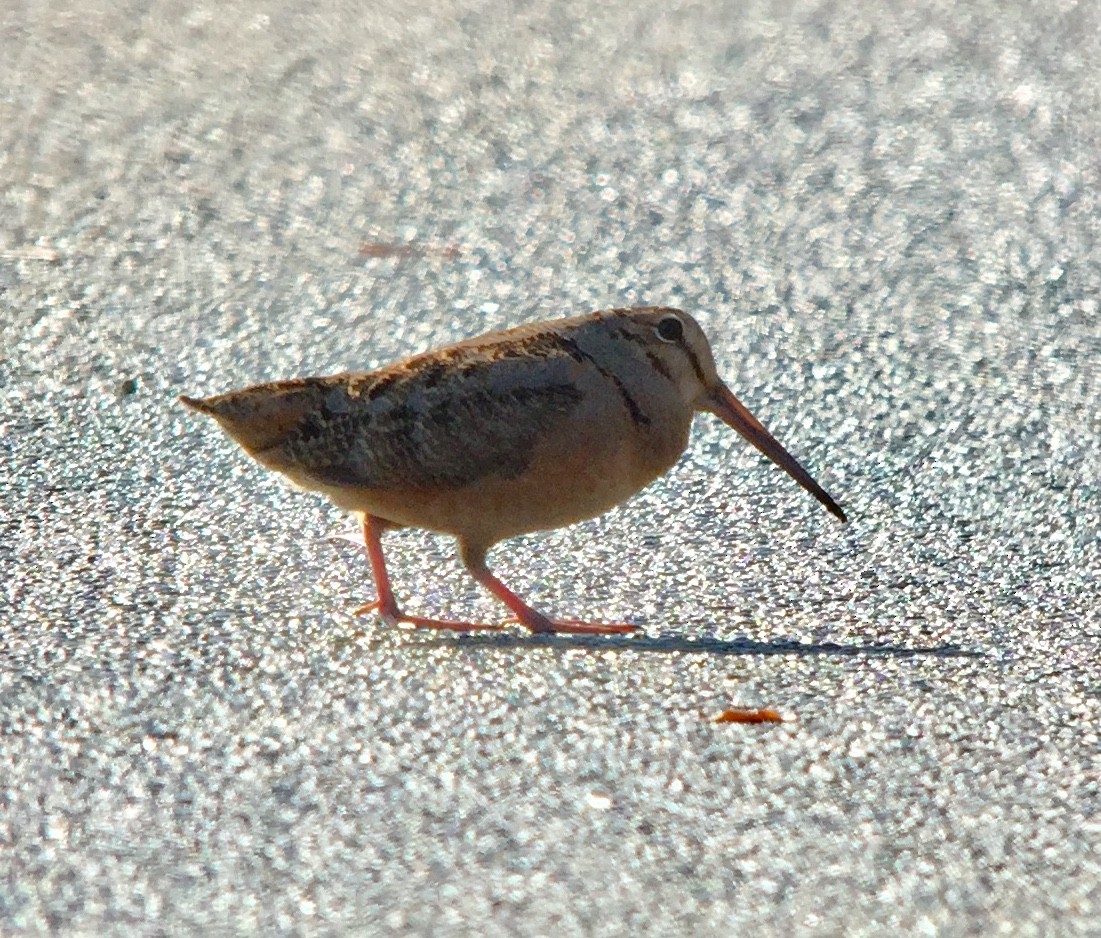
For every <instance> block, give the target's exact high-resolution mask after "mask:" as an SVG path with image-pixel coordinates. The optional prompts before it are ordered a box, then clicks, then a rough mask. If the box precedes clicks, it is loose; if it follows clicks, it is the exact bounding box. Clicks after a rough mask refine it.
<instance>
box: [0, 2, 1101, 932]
mask: <svg viewBox="0 0 1101 938" xmlns="http://www.w3.org/2000/svg"><path fill="white" fill-rule="evenodd" d="M597 6H599V10H597V9H594V8H596V7H597ZM914 6H915V5H913V4H910V3H902V2H889V3H880V4H841V3H830V2H815V0H807V2H803V0H799V2H795V3H788V2H775V3H769V2H749V3H716V4H711V3H703V4H692V3H683V4H681V3H673V4H670V3H664V2H660V3H659V2H650V0H643V2H641V3H640V2H636V0H631V2H613V3H610V4H600V5H595V4H588V3H574V2H565V3H559V2H554V0H534V2H531V3H523V4H511V5H509V4H506V5H501V4H494V3H476V2H467V0H461V2H451V0H446V2H443V3H421V2H414V3H412V4H410V3H396V2H390V0H381V2H379V3H370V4H359V3H350V2H349V3H344V4H334V3H329V2H325V0H321V2H320V3H317V4H306V3H302V4H294V3H290V2H285V0H275V2H272V3H268V4H261V3H257V2H229V3H202V2H200V3H192V2H186V3H185V2H176V0H143V2H137V0H123V2H119V3H106V2H101V3H90V4H82V5H73V4H65V3H60V2H57V3H53V2H46V0H40V2H35V0H14V2H8V3H5V4H4V5H3V9H2V10H0V89H3V90H2V94H0V535H2V537H0V573H2V577H0V655H2V659H0V871H2V873H0V933H3V934H5V935H22V934H44V933H49V932H53V933H57V934H64V935H95V936H106V935H247V934H265V935H292V934H303V935H307V934H371V935H383V934H393V935H444V936H446V935H456V936H458V935H472V934H477V935H489V936H494V935H550V934H554V935H608V936H618V935H626V934H631V935H643V934H646V935H675V934H685V935H687V934H692V935H714V936H731V935H753V936H787V935H876V936H881V935H976V936H978V935H982V936H989V935H995V934H1006V935H1054V934H1058V935H1089V934H1101V924H1098V923H1101V847H1099V845H1101V791H1099V772H1101V748H1099V732H1101V730H1099V726H1101V723H1099V719H1101V712H1099V711H1101V700H1099V695H1101V654H1099V651H1101V596H1099V587H1101V582H1099V581H1101V316H1099V301H1101V243H1099V231H1101V221H1099V219H1101V158H1099V156H1098V154H1099V153H1101V64H1099V63H1101V7H1098V6H1097V5H1096V4H1091V3H1085V2H1083V3H1073V2H1056V3H1053V4H1042V5H1025V4H1008V5H1007V4H1001V3H995V2H992V0H980V2H977V3H966V2H962V0H961V2H958V3H952V2H947V0H933V2H931V3H926V4H919V5H917V6H919V7H920V9H915V8H914ZM630 304H662V305H674V306H681V307H684V308H685V309H688V310H690V311H691V312H692V313H693V314H694V315H696V316H697V318H698V319H699V320H700V321H701V323H702V324H703V325H704V326H705V328H706V329H707V330H708V331H709V333H710V335H711V337H712V340H713V343H714V345H715V348H716V353H717V357H718V359H719V362H720V370H721V371H722V373H723V375H724V376H725V377H726V378H727V380H728V381H729V383H730V384H731V385H732V387H734V389H735V390H736V392H737V393H738V394H739V396H740V397H741V398H742V399H743V400H744V401H745V402H746V403H747V404H748V405H749V406H750V407H751V408H752V409H753V410H754V411H755V412H756V413H757V414H758V415H759V416H760V417H761V418H762V419H763V420H764V421H765V422H766V423H767V424H768V425H769V427H770V429H772V431H773V432H774V433H775V434H776V436H777V437H779V438H780V439H781V440H782V441H783V442H784V443H785V445H787V446H788V447H789V448H790V449H791V450H792V452H793V453H795V454H796V455H797V456H798V457H799V458H800V459H801V460H803V461H804V462H805V463H806V464H807V465H808V467H809V468H811V470H812V471H813V472H814V474H815V475H816V476H817V477H818V478H819V480H820V481H821V482H822V483H823V484H824V485H825V486H826V488H827V489H829V490H830V491H831V492H832V493H834V494H835V495H836V496H837V497H838V498H839V500H840V501H841V503H842V504H843V506H844V507H845V509H846V510H847V511H848V513H849V516H850V518H851V519H852V521H851V523H850V524H849V525H847V526H841V525H839V524H837V523H836V522H835V521H834V520H833V519H832V518H831V517H830V516H829V515H827V514H826V513H825V512H824V511H822V510H821V508H820V507H819V506H818V505H816V504H815V503H814V502H813V501H812V500H811V499H810V498H808V497H807V496H806V495H805V494H804V493H802V492H801V491H799V490H798V489H797V488H796V487H795V486H794V485H793V484H792V483H791V481H790V480H789V479H787V478H786V477H785V476H784V475H783V474H782V473H780V472H779V471H777V470H775V469H774V468H772V467H771V466H769V465H768V464H767V463H765V462H764V460H762V459H761V458H760V457H759V456H757V455H756V454H755V453H754V452H753V451H751V450H749V449H748V448H747V447H746V446H745V445H744V443H743V442H742V441H741V440H739V439H738V438H737V437H736V436H735V435H734V434H733V433H731V432H730V431H729V430H728V429H727V428H725V427H723V426H722V425H720V424H719V423H718V422H717V421H715V420H714V419H712V418H706V419H705V418H700V419H699V421H698V423H697V426H696V430H695V433H694V437H693V442H692V445H691V447H690V450H689V452H688V453H687V454H686V456H685V458H684V459H683V460H682V461H681V463H680V464H679V465H678V466H677V468H676V469H675V470H674V471H673V472H672V473H670V474H669V475H668V476H667V477H665V478H663V479H662V480H660V481H658V482H657V483H655V484H654V485H652V486H651V487H650V488H648V489H646V490H645V491H644V492H643V493H642V494H641V495H639V496H638V497H636V498H635V499H633V500H632V501H630V502H629V503H627V504H626V505H624V506H623V507H622V508H620V509H617V510H616V511H613V512H612V513H610V514H608V515H606V516H604V517H603V518H600V519H598V520H596V521H593V522H590V523H586V524H582V525H579V526H577V527H574V528H572V529H568V530H562V531H554V532H551V533H547V534H543V535H532V536H529V537H525V538H522V539H519V540H517V541H514V542H509V543H507V544H504V545H502V546H501V547H499V548H498V549H497V551H496V552H495V553H494V554H493V557H492V561H493V563H494V564H495V568H496V569H497V570H498V572H499V573H500V574H501V575H502V576H503V577H504V578H505V579H506V581H507V582H509V583H510V584H511V585H513V586H514V587H515V588H516V589H517V590H519V591H520V592H521V593H522V594H523V595H524V596H526V597H528V598H529V599H531V600H532V601H533V602H535V603H537V604H538V605H539V606H540V608H543V609H545V610H547V611H550V612H555V613H559V614H563V615H570V614H572V615H578V614H585V615H589V616H592V617H596V618H607V619H609V620H622V619H629V620H631V621H636V622H639V623H642V624H643V625H644V626H645V630H644V634H643V635H642V636H641V637H638V638H627V639H624V638H616V637H613V638H589V637H574V638H571V637H568V636H563V637H557V638H550V639H543V638H534V637H531V636H529V635H527V634H525V633H523V632H522V631H521V630H519V629H517V630H514V631H510V632H506V633H503V634H500V635H495V634H490V635H481V636H478V635H474V636H453V635H447V634H432V633H426V632H416V631H410V630H405V629H394V628H387V627H385V626H384V625H383V624H382V623H381V622H379V621H378V620H377V619H376V618H374V617H371V616H367V617H361V618H356V617H354V616H353V615H352V614H351V610H352V609H353V608H355V607H356V606H357V605H359V604H360V603H363V602H364V601H366V600H367V599H370V598H371V597H372V595H373V592H372V586H371V583H370V582H369V578H368V573H367V565H366V562H365V559H364V557H363V556H362V551H361V550H360V549H359V548H357V547H356V546H355V545H354V544H352V543H349V542H347V541H346V540H342V539H340V538H339V537H337V536H336V535H340V534H341V533H344V532H347V531H349V530H351V523H350V521H349V520H348V519H347V518H345V517H343V516H342V515H341V514H340V513H338V512H337V511H335V510H333V509H332V508H330V507H329V506H328V505H327V504H325V503H324V502H322V501H321V500H319V499H318V498H316V497H314V496H310V495H304V494H302V493H298V492H295V491H292V490H289V489H287V488H285V487H283V486H282V485H281V484H280V483H279V482H278V481H277V480H276V479H274V478H273V477H271V476H270V475H268V474H266V473H264V472H263V471H262V470H260V469H258V468H257V467H255V466H254V465H253V464H251V463H250V462H248V460H247V459H245V458H244V457H243V456H242V454H241V453H240V452H239V451H238V450H237V449H236V448H235V447H234V446H233V445H232V444H231V443H230V442H229V441H228V440H226V439H225V438H224V437H223V436H222V435H221V434H220V433H218V432H217V430H216V428H215V427H214V426H213V424H211V423H209V422H208V421H205V420H201V419H198V418H196V417H195V416H194V415H191V414H188V413H187V412H185V411H184V410H183V408H181V407H180V406H179V405H178V404H177V403H176V400H175V398H176V395H177V394H179V393H189V394H210V393H215V392H217V391H221V390H226V389H228V388H232V387H238V386H241V385H243V384H247V383H252V382H254V381H259V380H264V379H269V378H279V377H290V376H294V375H301V374H309V373H318V372H329V371H337V370H344V369H364V368H369V367H374V366H376V365H379V364H382V363H384V362H386V361H389V360H392V359H394V358H397V357H399V356H402V355H405V354H409V353H412V352H415V351H420V350H423V349H425V348H429V347H431V346H433V345H437V344H440V343H443V342H445V341H450V340H455V339H458V338H461V337H465V336H470V335H474V334H477V333H479V332H482V331H485V330H487V329H491V328H498V327H501V326H504V325H509V324H514V323H518V322H522V321H529V320H534V319H540V318H547V317H550V316H555V315H565V314H571V313H581V312H585V311H588V310H590V309H595V308H600V307H604V306H613V305H630ZM388 550H389V556H390V561H391V568H392V572H393V575H394V580H395V586H396V589H397V590H398V593H399V596H400V597H401V598H402V599H403V601H404V602H405V603H406V604H407V605H408V607H409V608H410V609H411V610H413V611H418V612H421V613H423V614H427V615H436V616H443V617H460V618H463V617H472V616H474V617H479V616H481V617H486V618H489V619H491V620H495V621H496V620H498V619H500V618H502V612H503V610H501V609H500V608H499V607H498V606H496V605H495V604H493V603H492V601H490V600H489V599H488V598H486V597H485V595H484V594H482V593H480V592H479V591H478V590H477V589H476V588H475V587H474V585H473V584H472V583H471V582H470V580H469V579H468V578H466V577H465V576H464V575H463V573H462V571H461V568H460V566H459V564H458V562H457V560H456V559H455V557H454V554H453V550H452V545H451V544H450V543H448V542H447V541H446V540H444V539H440V538H436V537H432V536H429V535H426V534H422V533H418V532H402V533H398V534H394V535H392V536H390V538H389V540H388ZM733 707H767V708H775V709H777V710H778V711H780V712H781V713H783V714H785V715H787V716H788V717H789V720H788V721H787V722H784V723H780V724H776V723H764V724H744V723H716V722H714V718H715V717H716V716H718V715H719V714H720V713H722V711H724V710H726V709H728V708H733Z"/></svg>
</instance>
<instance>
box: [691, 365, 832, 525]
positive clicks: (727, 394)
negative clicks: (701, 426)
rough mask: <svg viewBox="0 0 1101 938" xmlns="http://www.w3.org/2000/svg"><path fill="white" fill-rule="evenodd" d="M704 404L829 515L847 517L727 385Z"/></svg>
mask: <svg viewBox="0 0 1101 938" xmlns="http://www.w3.org/2000/svg"><path fill="white" fill-rule="evenodd" d="M703 407H704V409H705V410H709V411H711V413H713V414H715V416H717V417H718V418H719V419H720V420H722V422H723V423H725V424H727V425H728V426H731V427H733V428H734V429H735V430H737V431H738V432H739V433H740V434H741V435H742V436H744V437H745V438H746V439H747V440H749V442H750V443H752V444H753V445H754V446H756V447H757V449H759V450H760V451H761V452H762V453H764V454H765V455H766V456H767V457H768V458H769V459H771V460H772V461H773V462H774V463H776V465H777V466H779V467H780V468H781V469H783V470H784V472H786V473H787V474H788V475H789V476H791V477H792V478H793V479H794V480H795V481H796V482H798V483H799V484H800V485H801V486H803V488H805V489H806V490H807V491H808V492H810V493H811V495H813V496H814V497H815V498H817V499H818V501H820V502H821V503H822V504H823V505H825V506H826V509H827V510H828V511H829V513H830V514H831V515H833V516H834V517H836V518H839V519H841V521H848V518H846V517H845V512H843V511H842V510H841V508H840V506H839V505H838V504H837V502H835V501H834V500H833V499H832V498H830V496H829V495H828V494H827V493H826V490H825V489H824V488H822V486H820V485H819V484H818V483H817V482H815V481H814V479H812V478H811V477H810V473H809V472H807V470H806V469H804V468H803V467H802V466H800V465H799V463H797V462H796V461H795V457H794V456H792V455H791V453H789V452H788V451H787V450H786V449H784V448H783V447H782V446H781V445H780V444H779V443H778V442H777V441H776V438H775V437H774V436H773V435H772V434H771V433H769V432H768V430H766V429H765V428H764V426H763V425H762V424H761V422H760V421H759V420H758V419H757V418H756V417H754V416H753V414H751V413H750V412H749V411H748V410H747V409H746V407H745V405H744V404H743V403H742V402H741V401H739V400H738V399H737V398H736V397H735V396H734V393H733V392H732V391H731V390H730V388H728V387H726V385H719V387H718V388H717V389H715V390H714V391H712V392H711V394H710V395H709V396H708V398H707V402H706V403H705V404H704V405H703Z"/></svg>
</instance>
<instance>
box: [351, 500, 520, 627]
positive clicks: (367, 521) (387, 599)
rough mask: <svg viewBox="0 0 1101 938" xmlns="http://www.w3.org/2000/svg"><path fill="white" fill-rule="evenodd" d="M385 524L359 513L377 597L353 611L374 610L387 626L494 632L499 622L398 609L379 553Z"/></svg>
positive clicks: (383, 561)
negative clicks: (428, 616) (404, 624)
mask: <svg viewBox="0 0 1101 938" xmlns="http://www.w3.org/2000/svg"><path fill="white" fill-rule="evenodd" d="M388 527H390V525H389V524H387V522H386V521H384V520H382V519H381V518H375V517H373V516H372V515H364V516H363V544H364V546H365V547H366V548H367V559H368V560H369V561H370V562H371V573H372V575H373V576H374V578H375V588H376V589H377V590H378V599H376V600H375V601H374V602H369V603H366V604H365V605H363V606H360V607H359V608H358V609H357V610H356V611H355V614H356V615H357V616H362V615H365V614H367V613H368V612H373V611H375V610H378V614H379V615H380V616H381V617H382V621H383V622H385V623H386V624H387V625H397V624H398V623H399V622H408V623H410V624H411V625H415V626H417V627H418V628H424V629H449V630H451V631H453V632H474V631H482V630H488V631H498V630H500V628H501V626H499V625H482V624H479V623H476V622H452V621H450V620H448V619H426V618H425V617H424V616H412V615H409V613H407V612H402V611H401V609H400V608H399V607H398V603H397V600H396V599H394V591H393V590H392V589H391V588H390V576H389V574H387V572H386V560H385V558H384V557H383V556H382V532H383V531H385V530H386V529H387V528H388Z"/></svg>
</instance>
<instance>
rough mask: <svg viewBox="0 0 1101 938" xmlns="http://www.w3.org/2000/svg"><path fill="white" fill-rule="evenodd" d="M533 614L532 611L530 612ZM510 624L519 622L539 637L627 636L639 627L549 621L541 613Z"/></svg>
mask: <svg viewBox="0 0 1101 938" xmlns="http://www.w3.org/2000/svg"><path fill="white" fill-rule="evenodd" d="M532 611H533V612H534V610H532ZM509 621H510V622H519V623H520V624H521V625H523V626H525V627H526V628H529V629H531V630H532V631H533V632H535V633H537V634H540V635H629V634H630V633H632V632H637V631H638V630H639V629H640V628H641V626H638V625H631V624H630V623H629V622H583V621H581V620H580V619H550V618H548V617H547V616H545V615H543V614H542V613H541V612H535V614H534V615H533V616H529V615H516V616H513V617H512V618H511V619H509Z"/></svg>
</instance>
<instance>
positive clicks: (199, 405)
mask: <svg viewBox="0 0 1101 938" xmlns="http://www.w3.org/2000/svg"><path fill="white" fill-rule="evenodd" d="M179 400H180V403H181V404H183V405H184V406H185V407H190V408H191V409H192V410H195V411H198V412H199V413H200V414H213V413H214V408H213V407H211V406H210V405H209V404H208V403H207V402H206V401H205V400H203V398H201V397H188V396H187V395H186V394H181V395H180V398H179Z"/></svg>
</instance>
